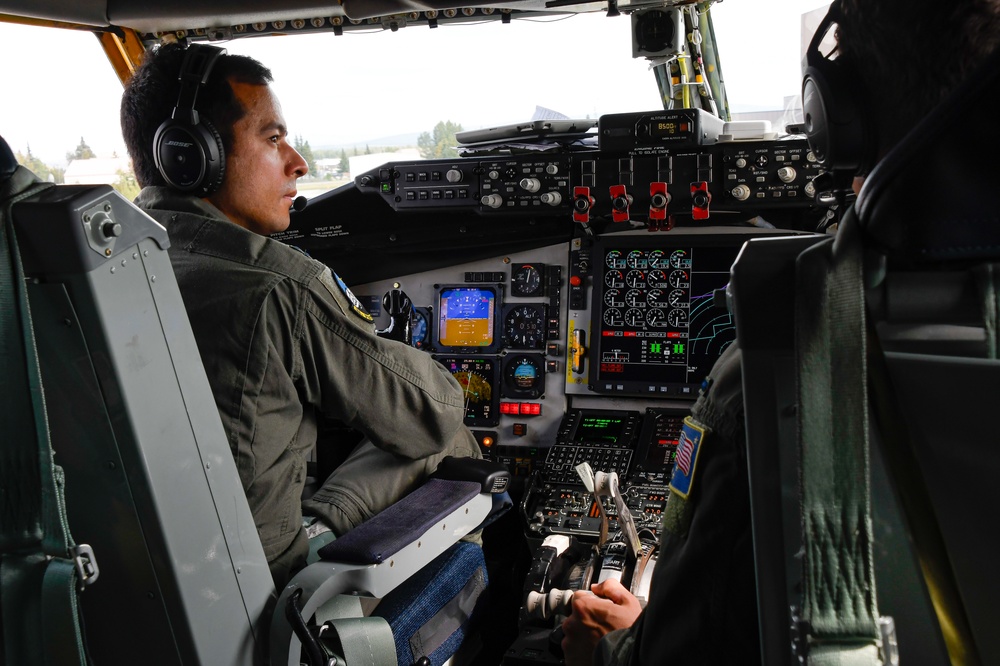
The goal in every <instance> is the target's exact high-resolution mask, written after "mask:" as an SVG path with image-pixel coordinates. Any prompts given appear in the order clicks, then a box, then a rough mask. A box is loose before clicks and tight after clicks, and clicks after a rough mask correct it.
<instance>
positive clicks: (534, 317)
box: [503, 304, 545, 349]
mask: <svg viewBox="0 0 1000 666" xmlns="http://www.w3.org/2000/svg"><path fill="white" fill-rule="evenodd" d="M503 332H504V337H505V338H506V340H507V346H508V347H513V348H515V349H541V348H542V345H543V344H544V343H545V313H544V311H543V308H542V306H541V305H527V304H526V305H517V306H515V307H513V308H511V309H510V310H509V311H508V312H507V314H505V315H504V318H503Z"/></svg>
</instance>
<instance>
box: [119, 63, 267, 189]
mask: <svg viewBox="0 0 1000 666" xmlns="http://www.w3.org/2000/svg"><path fill="white" fill-rule="evenodd" d="M184 51H185V47H184V46H182V45H180V44H166V45H162V46H158V47H155V48H154V49H153V50H151V51H150V52H148V53H147V54H146V56H145V58H144V59H143V61H142V64H141V65H140V66H139V68H138V69H137V70H136V72H135V74H134V75H133V76H132V78H131V79H129V81H128V83H126V84H125V92H124V93H123V94H122V105H121V124H122V135H123V136H124V138H125V145H126V146H127V147H128V153H129V156H130V157H131V158H132V168H133V170H134V171H135V177H136V180H137V181H138V182H139V185H140V186H142V187H146V186H149V185H167V182H166V181H165V180H164V178H163V176H162V175H161V174H160V171H159V170H158V169H157V167H156V161H155V159H154V157H153V142H154V137H155V136H156V130H157V128H159V127H160V125H161V124H162V123H163V121H165V120H167V119H168V118H170V115H171V113H172V112H173V109H174V106H175V105H176V104H177V99H178V94H179V92H180V84H179V82H178V80H177V76H178V74H179V73H180V70H181V66H182V63H183V62H184ZM230 81H236V82H240V83H249V84H253V85H267V84H269V83H270V82H271V81H272V76H271V71H270V70H269V69H268V68H267V67H264V66H263V65H262V64H260V63H259V62H257V61H256V60H254V59H253V58H250V57H248V56H241V55H228V54H226V55H222V56H220V57H219V59H218V60H217V61H216V63H215V65H214V67H213V68H212V72H211V75H210V76H209V78H208V82H207V83H206V84H205V85H204V86H202V88H201V90H200V91H199V93H198V99H197V104H196V105H195V108H196V109H197V110H198V113H199V115H200V117H201V118H202V119H203V120H205V121H207V122H209V123H211V125H212V126H213V127H214V128H215V129H216V131H217V132H218V133H219V136H220V138H221V139H222V146H223V149H224V151H228V150H230V149H231V148H232V145H233V124H234V123H235V122H236V121H237V120H239V119H240V118H242V117H243V115H244V113H245V111H244V109H243V107H242V106H241V105H240V103H239V101H238V100H237V99H236V97H235V96H234V95H233V91H232V88H231V87H230V85H229V82H230Z"/></svg>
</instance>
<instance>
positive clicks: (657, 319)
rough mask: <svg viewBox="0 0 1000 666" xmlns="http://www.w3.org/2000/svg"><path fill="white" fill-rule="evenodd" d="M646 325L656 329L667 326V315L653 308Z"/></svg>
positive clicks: (648, 314)
mask: <svg viewBox="0 0 1000 666" xmlns="http://www.w3.org/2000/svg"><path fill="white" fill-rule="evenodd" d="M646 323H647V324H649V325H650V326H653V327H656V328H662V327H664V326H666V325H667V313H666V312H664V311H663V310H660V309H659V308H653V309H652V310H650V311H649V312H647V313H646Z"/></svg>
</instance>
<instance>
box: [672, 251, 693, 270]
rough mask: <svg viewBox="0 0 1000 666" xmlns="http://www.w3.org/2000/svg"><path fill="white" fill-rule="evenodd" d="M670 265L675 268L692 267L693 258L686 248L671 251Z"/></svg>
mask: <svg viewBox="0 0 1000 666" xmlns="http://www.w3.org/2000/svg"><path fill="white" fill-rule="evenodd" d="M670 265H671V266H673V267H674V268H691V258H690V257H688V253H687V252H686V251H685V250H674V251H673V252H671V253H670Z"/></svg>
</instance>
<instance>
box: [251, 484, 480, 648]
mask: <svg viewBox="0 0 1000 666" xmlns="http://www.w3.org/2000/svg"><path fill="white" fill-rule="evenodd" d="M428 488H430V489H429V490H428ZM479 490H480V484H478V483H474V482H468V481H446V480H443V479H433V480H431V481H429V482H428V483H427V484H425V485H424V486H421V487H420V488H418V489H417V490H416V491H414V492H412V493H410V494H409V495H407V496H406V497H404V498H403V499H401V500H400V501H399V502H396V504H394V505H392V506H391V507H389V508H388V509H386V510H385V511H383V512H381V513H379V514H378V515H376V516H375V517H373V518H371V519H370V520H368V521H366V522H364V523H362V524H361V525H359V526H358V527H356V528H354V529H353V530H351V531H350V532H348V533H347V534H345V535H344V536H343V537H340V538H338V539H337V540H336V541H334V542H333V543H331V544H329V545H327V546H325V547H324V548H323V550H322V551H321V554H323V556H324V558H326V557H328V556H330V555H332V554H340V555H344V552H342V551H346V554H347V556H348V557H351V558H353V559H354V560H355V561H353V562H344V561H331V560H327V559H324V561H321V562H317V563H315V564H311V565H309V566H308V567H306V568H305V569H303V570H302V571H300V572H299V573H298V574H296V575H295V577H294V578H292V580H291V581H290V582H289V583H288V585H286V586H285V588H284V589H283V590H282V591H281V596H280V597H279V599H278V604H277V606H276V609H278V610H276V611H275V615H274V617H273V618H272V622H271V632H270V635H271V647H270V653H271V663H272V664H274V665H277V664H288V665H289V666H298V665H299V663H300V661H301V660H300V652H301V643H300V642H299V639H298V637H297V636H295V634H294V633H293V631H292V628H291V626H290V625H289V624H288V622H287V621H285V620H284V618H283V616H282V609H284V608H285V605H286V604H287V601H288V598H289V597H290V596H291V595H292V594H294V593H295V592H296V591H298V590H302V596H301V598H300V604H301V613H302V617H303V618H305V619H306V620H307V621H308V620H309V619H310V618H311V617H312V616H313V615H314V614H315V613H316V610H317V609H318V608H320V607H321V606H322V605H323V604H325V603H326V602H327V601H329V600H330V599H331V598H333V597H335V596H337V595H338V594H342V593H344V592H360V593H362V594H370V595H372V596H375V597H384V596H385V595H386V594H388V593H389V592H390V591H392V590H393V589H394V588H395V587H397V586H398V585H399V584H401V583H402V582H403V581H405V580H406V579H407V578H409V577H410V576H412V575H413V574H415V573H416V572H418V571H419V570H420V569H422V568H423V567H424V566H425V565H427V564H428V563H429V562H430V561H431V560H433V559H434V558H435V557H437V556H438V555H440V554H441V553H443V552H444V551H445V550H447V549H448V548H449V547H450V546H451V545H452V544H453V543H455V542H456V541H458V540H459V539H461V538H462V537H463V536H465V535H466V534H468V533H470V532H472V531H473V530H475V529H477V528H478V527H479V526H480V524H481V523H482V522H483V520H484V519H486V517H487V516H488V515H489V513H490V511H491V509H492V507H493V498H492V495H491V494H490V493H489V492H485V493H484V492H479ZM446 500H447V501H448V502H450V504H449V505H437V506H428V504H429V503H433V504H437V503H438V502H443V501H446ZM404 529H405V530H406V531H405V533H404ZM359 532H360V534H359V535H357V536H352V535H355V533H359ZM343 541H347V542H348V544H347V546H346V547H345V546H341V548H340V549H337V548H333V549H332V550H331V551H330V552H327V549H328V548H330V547H331V546H336V545H337V544H339V543H341V542H343ZM362 554H363V555H362ZM372 560H375V561H372Z"/></svg>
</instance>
